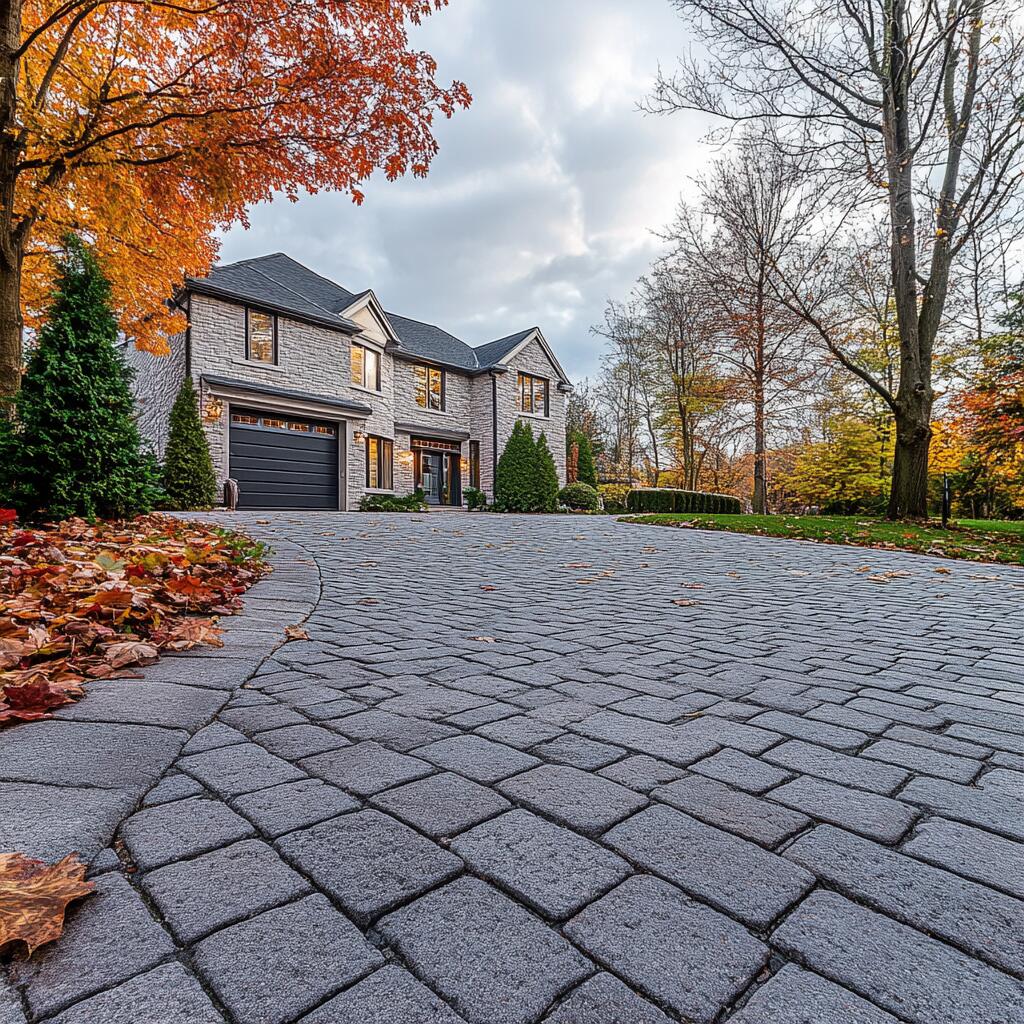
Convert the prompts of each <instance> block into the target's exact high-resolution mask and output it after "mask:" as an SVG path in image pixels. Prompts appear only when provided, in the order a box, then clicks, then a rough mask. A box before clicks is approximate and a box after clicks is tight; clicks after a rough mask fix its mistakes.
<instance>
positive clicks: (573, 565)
mask: <svg viewBox="0 0 1024 1024" xmlns="http://www.w3.org/2000/svg"><path fill="white" fill-rule="evenodd" d="M593 564H594V563H593V562H566V563H565V567H566V569H589V568H591V566H592V565H593Z"/></svg>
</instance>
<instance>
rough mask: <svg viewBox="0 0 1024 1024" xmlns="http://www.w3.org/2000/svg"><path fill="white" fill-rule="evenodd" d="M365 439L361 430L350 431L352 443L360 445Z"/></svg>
mask: <svg viewBox="0 0 1024 1024" xmlns="http://www.w3.org/2000/svg"><path fill="white" fill-rule="evenodd" d="M365 440H366V434H364V433H363V432H362V431H361V430H354V431H353V432H352V443H353V444H355V445H360V444H362V443H363V442H364V441H365Z"/></svg>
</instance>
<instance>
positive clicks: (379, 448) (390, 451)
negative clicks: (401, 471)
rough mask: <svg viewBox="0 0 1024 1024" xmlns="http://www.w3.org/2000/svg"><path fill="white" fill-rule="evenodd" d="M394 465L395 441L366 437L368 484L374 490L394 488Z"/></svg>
mask: <svg viewBox="0 0 1024 1024" xmlns="http://www.w3.org/2000/svg"><path fill="white" fill-rule="evenodd" d="M394 467H395V443H394V441H391V440H389V439H388V438H386V437H374V436H373V435H372V434H371V435H369V436H368V437H367V438H366V486H367V487H369V488H371V489H373V490H382V491H391V490H394V487H395V469H394Z"/></svg>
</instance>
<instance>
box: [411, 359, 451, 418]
mask: <svg viewBox="0 0 1024 1024" xmlns="http://www.w3.org/2000/svg"><path fill="white" fill-rule="evenodd" d="M444 400H445V379H444V370H439V369H438V368H437V367H436V366H417V367H416V404H417V405H418V406H419V407H420V408H421V409H433V410H434V411H435V412H444Z"/></svg>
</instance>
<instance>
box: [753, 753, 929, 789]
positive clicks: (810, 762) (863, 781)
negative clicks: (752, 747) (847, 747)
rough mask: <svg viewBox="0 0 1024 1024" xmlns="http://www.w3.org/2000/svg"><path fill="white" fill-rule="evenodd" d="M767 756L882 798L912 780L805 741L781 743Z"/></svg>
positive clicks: (904, 773)
mask: <svg viewBox="0 0 1024 1024" xmlns="http://www.w3.org/2000/svg"><path fill="white" fill-rule="evenodd" d="M765 757H766V758H767V759H768V760H769V761H771V762H772V763H773V764H778V765H781V766H782V767H783V768H788V769H789V770H790V771H794V772H800V773H802V774H804V775H814V776H816V777H817V778H819V779H825V780H827V781H829V782H837V783H839V784H840V785H843V786H856V787H857V788H858V789H867V790H870V791H871V792H873V793H880V794H882V795H883V796H890V795H891V794H892V793H894V792H896V790H897V789H898V788H899V787H900V786H902V785H903V783H904V782H906V781H907V779H908V778H910V773H909V772H907V771H905V770H904V769H902V768H894V767H892V766H890V765H887V764H881V763H879V762H877V761H868V760H865V759H864V758H862V757H851V756H850V755H849V754H840V753H837V752H836V751H834V750H829V749H828V748H826V747H818V746H815V745H814V744H811V743H804V742H803V741H802V740H790V741H789V742H788V743H783V744H780V745H779V746H777V747H775V748H773V749H772V750H769V751H768V752H767V753H766V754H765Z"/></svg>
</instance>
